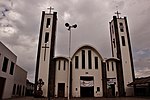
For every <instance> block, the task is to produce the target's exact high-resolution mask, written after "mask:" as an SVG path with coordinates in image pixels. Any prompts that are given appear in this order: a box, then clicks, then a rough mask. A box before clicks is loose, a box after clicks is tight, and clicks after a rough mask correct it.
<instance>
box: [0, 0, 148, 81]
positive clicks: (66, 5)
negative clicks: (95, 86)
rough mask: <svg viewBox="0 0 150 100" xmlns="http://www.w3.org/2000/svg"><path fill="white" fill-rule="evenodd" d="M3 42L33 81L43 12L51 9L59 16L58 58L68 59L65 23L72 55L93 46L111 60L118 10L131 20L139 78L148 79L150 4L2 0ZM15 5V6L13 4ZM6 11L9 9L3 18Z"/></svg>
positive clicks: (126, 0) (0, 24)
mask: <svg viewBox="0 0 150 100" xmlns="http://www.w3.org/2000/svg"><path fill="white" fill-rule="evenodd" d="M1 1H2V2H0V40H1V41H2V42H4V43H5V44H6V45H7V46H8V47H9V48H10V49H11V50H12V51H13V52H14V53H15V54H16V55H17V56H18V61H17V63H18V64H19V66H22V67H23V68H24V69H26V70H27V71H28V78H29V80H31V81H34V80H33V79H34V73H35V62H36V53H37V44H38V36H39V27H40V21H41V19H40V18H41V11H42V10H46V11H47V7H49V6H52V7H54V8H55V10H54V11H57V12H58V25H57V33H56V34H57V37H56V40H57V41H56V56H59V55H63V56H68V36H69V33H68V30H67V29H66V27H65V26H64V24H65V23H66V22H69V23H70V24H75V23H76V24H78V27H77V28H76V29H72V48H71V53H72V54H73V53H74V52H75V50H76V49H77V48H79V47H80V46H82V45H84V44H90V45H92V46H94V47H95V48H96V49H97V50H98V51H99V52H100V53H101V55H102V56H103V58H106V57H110V56H111V49H110V48H111V47H110V36H109V22H110V21H111V19H112V16H113V15H114V12H115V11H116V9H117V8H116V6H118V10H119V11H120V12H121V13H122V14H121V16H122V17H123V16H124V15H125V16H127V17H128V23H129V30H130V36H131V42H132V50H133V57H134V65H135V72H136V76H137V77H140V76H147V75H148V74H149V70H147V69H150V60H149V59H150V55H149V54H150V42H149V37H150V34H149V33H150V28H149V27H150V20H149V16H150V13H149V10H150V5H149V4H150V1H149V0H63V1H62V0H44V1H43V0H1ZM12 2H13V3H12ZM5 8H7V9H10V10H9V11H8V12H5V14H6V16H2V11H4V10H5Z"/></svg>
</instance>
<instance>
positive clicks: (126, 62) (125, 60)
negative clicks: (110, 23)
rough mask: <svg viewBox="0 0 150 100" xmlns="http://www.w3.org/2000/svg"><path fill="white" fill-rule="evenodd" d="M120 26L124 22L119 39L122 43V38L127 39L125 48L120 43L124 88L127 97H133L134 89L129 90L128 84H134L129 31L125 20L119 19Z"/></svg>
mask: <svg viewBox="0 0 150 100" xmlns="http://www.w3.org/2000/svg"><path fill="white" fill-rule="evenodd" d="M117 21H118V26H119V23H120V22H122V23H123V25H124V32H120V30H119V33H120V34H119V37H120V42H121V41H122V39H121V36H124V37H125V44H126V45H125V46H122V43H120V46H121V55H122V65H123V66H122V67H123V76H124V87H125V92H126V96H132V95H133V89H131V88H129V87H128V86H127V84H129V83H131V82H133V78H132V69H131V60H130V54H129V44H128V38H127V30H126V27H125V20H124V19H118V20H117Z"/></svg>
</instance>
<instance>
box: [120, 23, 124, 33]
mask: <svg viewBox="0 0 150 100" xmlns="http://www.w3.org/2000/svg"><path fill="white" fill-rule="evenodd" d="M119 25H120V32H124V27H123V23H119Z"/></svg>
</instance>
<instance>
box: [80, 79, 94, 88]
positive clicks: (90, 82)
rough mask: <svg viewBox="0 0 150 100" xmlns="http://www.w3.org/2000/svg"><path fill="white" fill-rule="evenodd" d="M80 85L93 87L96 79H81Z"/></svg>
mask: <svg viewBox="0 0 150 100" xmlns="http://www.w3.org/2000/svg"><path fill="white" fill-rule="evenodd" d="M80 86H81V87H93V86H94V81H93V80H90V81H87V80H80Z"/></svg>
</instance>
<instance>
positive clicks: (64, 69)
mask: <svg viewBox="0 0 150 100" xmlns="http://www.w3.org/2000/svg"><path fill="white" fill-rule="evenodd" d="M64 70H66V61H65V60H64Z"/></svg>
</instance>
